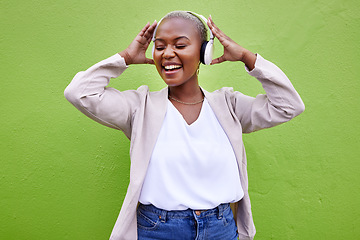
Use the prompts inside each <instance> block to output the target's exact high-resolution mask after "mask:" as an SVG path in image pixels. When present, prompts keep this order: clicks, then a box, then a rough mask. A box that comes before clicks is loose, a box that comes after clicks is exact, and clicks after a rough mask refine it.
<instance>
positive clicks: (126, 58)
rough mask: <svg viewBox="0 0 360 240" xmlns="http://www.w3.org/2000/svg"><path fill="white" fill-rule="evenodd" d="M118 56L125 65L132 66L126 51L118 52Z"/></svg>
mask: <svg viewBox="0 0 360 240" xmlns="http://www.w3.org/2000/svg"><path fill="white" fill-rule="evenodd" d="M119 55H120V56H121V57H123V58H124V60H125V63H126V65H130V64H132V60H131V57H130V55H129V53H128V52H127V51H126V50H124V51H121V52H119Z"/></svg>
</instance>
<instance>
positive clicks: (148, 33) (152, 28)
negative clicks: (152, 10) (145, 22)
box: [144, 20, 157, 39]
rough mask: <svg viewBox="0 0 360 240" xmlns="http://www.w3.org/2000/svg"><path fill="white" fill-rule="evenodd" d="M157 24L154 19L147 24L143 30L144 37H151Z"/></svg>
mask: <svg viewBox="0 0 360 240" xmlns="http://www.w3.org/2000/svg"><path fill="white" fill-rule="evenodd" d="M156 25H157V22H156V20H155V21H154V22H153V23H152V24H151V25H150V26H149V28H148V29H147V30H146V31H145V33H144V37H145V38H147V39H148V38H150V39H151V38H152V36H153V34H154V31H155V27H156Z"/></svg>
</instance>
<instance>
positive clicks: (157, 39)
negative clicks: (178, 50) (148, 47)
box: [154, 36, 190, 42]
mask: <svg viewBox="0 0 360 240" xmlns="http://www.w3.org/2000/svg"><path fill="white" fill-rule="evenodd" d="M181 38H185V39H187V40H189V41H190V39H189V38H188V37H186V36H180V37H177V38H175V39H174V40H175V41H177V40H179V39H181ZM155 41H165V40H164V39H162V38H155V40H154V42H155Z"/></svg>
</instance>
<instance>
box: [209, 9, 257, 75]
mask: <svg viewBox="0 0 360 240" xmlns="http://www.w3.org/2000/svg"><path fill="white" fill-rule="evenodd" d="M207 25H208V26H209V28H210V30H211V31H212V33H213V34H214V36H215V37H216V38H217V39H219V41H220V43H221V44H222V45H223V46H224V54H223V55H222V56H221V57H218V58H215V59H213V60H212V62H211V64H218V63H222V62H225V61H242V62H243V63H245V65H246V66H247V67H248V68H249V69H250V70H252V69H253V68H254V67H255V61H256V55H255V54H254V53H252V52H250V51H249V50H247V49H245V48H243V47H241V46H240V45H239V44H237V43H236V42H235V41H234V40H232V39H231V38H229V37H228V36H226V35H225V34H224V33H223V31H221V30H220V29H219V28H218V27H217V26H216V25H215V23H214V22H213V20H212V18H211V16H210V17H209V19H208V21H207Z"/></svg>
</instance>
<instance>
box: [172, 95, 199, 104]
mask: <svg viewBox="0 0 360 240" xmlns="http://www.w3.org/2000/svg"><path fill="white" fill-rule="evenodd" d="M169 98H170V99H172V100H174V101H175V102H178V103H182V104H185V105H195V104H199V103H202V102H203V101H204V97H203V99H201V100H200V101H197V102H192V103H188V102H183V101H180V100H178V99H176V98H173V97H172V96H170V95H169Z"/></svg>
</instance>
